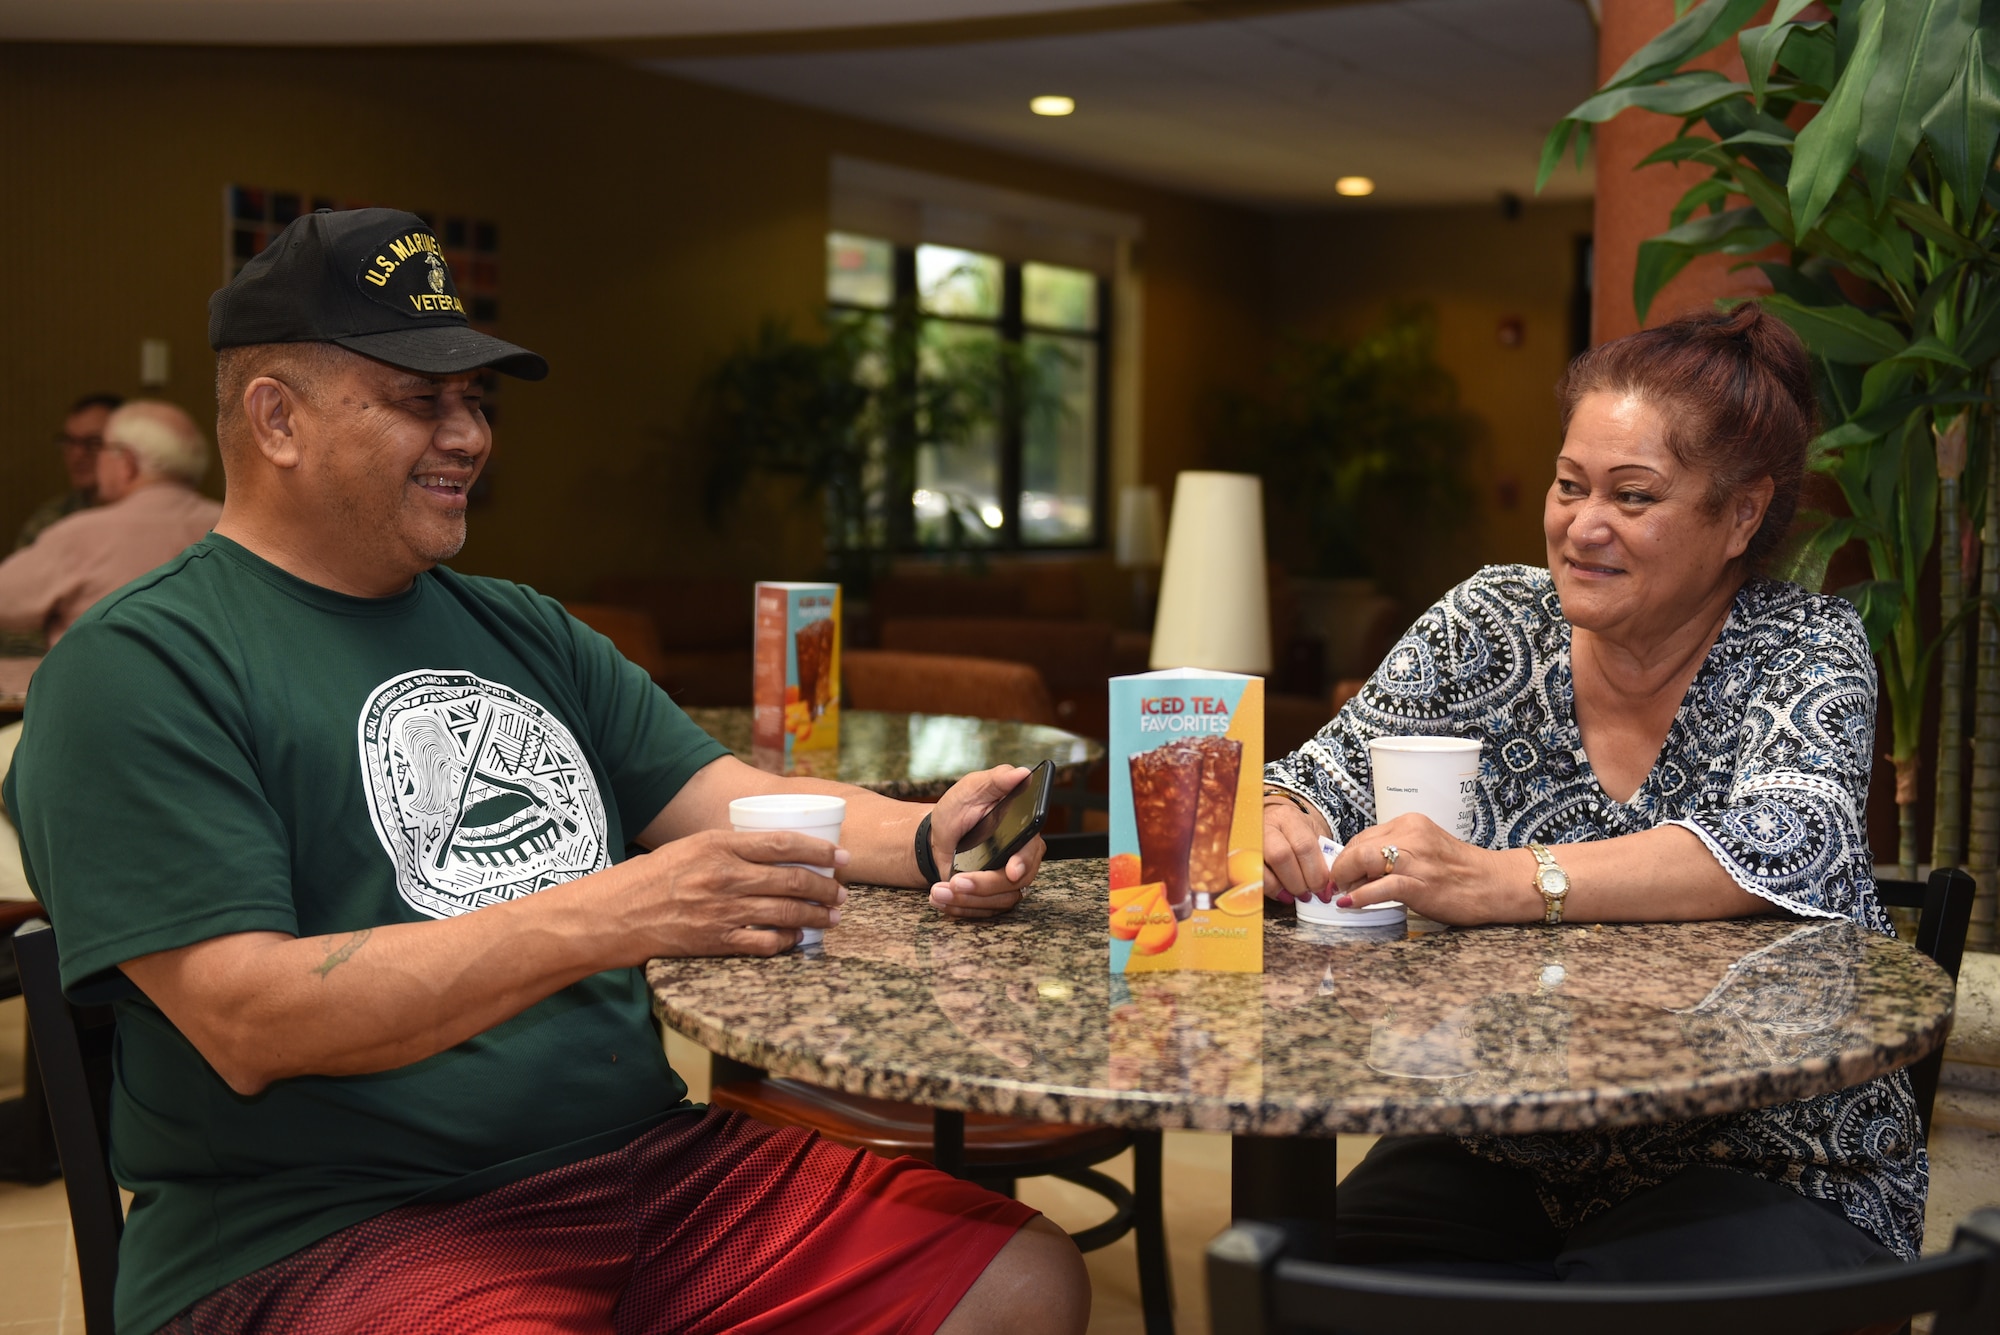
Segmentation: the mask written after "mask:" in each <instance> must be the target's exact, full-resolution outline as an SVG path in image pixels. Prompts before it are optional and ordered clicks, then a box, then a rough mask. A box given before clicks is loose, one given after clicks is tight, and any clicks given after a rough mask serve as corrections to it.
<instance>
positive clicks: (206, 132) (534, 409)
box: [0, 44, 1269, 596]
mask: <svg viewBox="0 0 2000 1335" xmlns="http://www.w3.org/2000/svg"><path fill="white" fill-rule="evenodd" d="M836 153H843V154H850V155H853V156H856V157H863V158H870V159H874V160H877V161H882V162H888V163H893V164H896V165H900V166H906V167H911V168H916V169H920V170H925V171H932V172H938V173H942V174H948V175H954V176H959V177H963V178H967V179H972V180H978V181H982V182H986V183H990V184H993V185H998V186H1005V187H1012V188H1015V189H1021V190H1028V191H1033V192H1036V193H1039V194H1043V195H1048V196H1052V197H1055V198H1060V199H1067V200H1073V201H1076V202H1080V203H1086V204H1095V205H1100V206H1103V207H1108V208H1115V209H1120V210H1123V211H1126V212H1129V213H1134V214H1137V215H1139V216H1140V217H1142V218H1143V219H1144V222H1145V227H1146V238H1145V241H1144V242H1143V243H1142V245H1141V247H1140V249H1139V252H1138V264H1139V268H1140V271H1141V273H1142V276H1143V287H1144V335H1143V341H1144V346H1143V367H1144V392H1143V404H1144V413H1143V430H1142V471H1143V474H1144V476H1145V477H1146V478H1147V479H1148V480H1153V481H1158V482H1161V483H1166V482H1168V481H1169V480H1170V479H1171V477H1172V475H1173V473H1174V472H1175V471H1176V470H1178V469H1181V468H1186V467H1196V466H1202V465H1204V464H1208V463H1210V462H1212V461H1211V459H1210V458H1209V456H1208V454H1207V453H1206V451H1207V449H1208V444H1207V442H1206V441H1205V440H1204V439H1203V437H1202V433H1201V431H1200V428H1199V425H1198V421H1197V417H1198V411H1199V407H1200V404H1201V403H1202V401H1203V399H1204V397H1205V395H1206V394H1207V393H1208V391H1209V390H1210V388H1211V387H1212V386H1214V385H1216V384H1219V383H1224V382H1228V381H1231V380H1235V379H1240V378H1242V377H1244V376H1246V375H1247V374H1249V373H1250V372H1251V371H1252V370H1253V369H1254V367H1255V366H1256V365H1257V364H1258V363H1259V362H1261V360H1262V358H1263V340H1264V338H1265V336H1266V331H1267V329H1268V327H1269V318H1268V312H1267V311H1266V310H1265V309H1264V294H1265V292H1266V274H1267V269H1266V267H1265V259H1266V257H1265V245H1266V242H1267V240H1268V226H1269V225H1268V223H1267V221H1266V220H1264V219H1262V218H1260V217H1259V216H1257V215H1255V214H1252V213H1249V212H1246V211H1240V210H1235V209H1230V208H1226V207H1222V206H1219V205H1213V204H1208V203H1202V202H1198V201H1194V200H1191V199H1187V198H1184V197H1179V196H1175V195H1171V194H1167V193H1164V192H1159V191H1152V190H1147V189H1144V188H1140V187H1135V186H1128V185H1124V184H1121V183H1118V182H1114V181H1110V180H1106V179H1104V178H1101V177H1096V176H1092V175H1089V174H1087V173H1082V172H1075V171H1068V170H1064V169H1060V168H1056V167H1051V166H1047V165H1044V164H1039V163H1032V162H1028V161H1024V160H1021V159H1017V158H1012V157H1008V156H1006V155H1003V154H998V153H993V152H988V151H984V150H980V149H975V148H969V147H965V146H962V145H958V144H953V143H948V142H946V141H942V140H936V139H930V138H926V137H924V136H921V135H915V134H909V133H904V132H900V131H896V130H891V129H887V128H884V127H880V126H875V125H870V124H865V123H862V122H858V121H851V120H846V119H842V118H840V117H836V116H830V115H826V114H823V113H819V112H813V111H808V110H804V109H800V108H795V107H791V106H786V105H782V104H779V103H775V102H771V101H766V100H762V99H758V98H753V97H748V96H743V95H739V94H735V93H730V92H725V91H720V90H716V89H712V88H708V87H705V86H701V85H696V84H692V83H688V82H685V81H680V80H676V79H670V78H666V77H662V76H658V75H653V74H649V73H645V72H641V71H638V70H635V69H631V68H627V67H622V66H617V65H612V64H607V63H604V62H602V61H599V60H597V59H595V58H592V57H589V56H585V55H582V54H577V53H572V52H566V51H560V50H554V49H546V48H535V47H485V48H463V49H459V48H452V49H422V50H416V49H383V50H354V51H339V50H239V49H217V48H165V47H116V46H44V45H24V44H0V201H4V207H0V253H4V254H5V255H6V256H7V257H8V260H9V264H8V281H7V284H6V297H5V304H4V308H0V533H11V532H12V531H13V529H14V527H15V526H16V525H18V523H19V522H20V520H21V518H22V517H23V516H24V515H25V514H26V513H27V511H28V510H29V509H30V508H32V506H33V505H34V504H35V503H36V502H38V501H39V500H40V499H41V498H42V497H44V496H46V495H48V494H50V493H51V492H53V491H56V490H58V489H59V488H60V486H61V474H60V470H59V468H58V466H57V463H56V459H55V457H54V456H55V452H54V450H53V449H52V448H51V447H50V446H49V445H48V443H47V442H48V440H49V438H50V435H51V433H52V432H53V431H54V429H55V428H56V427H57V426H58V425H59V424H60V420H61V413H62V409H63V407H64V406H65V405H66V403H67V402H68V401H69V400H70V399H71V398H73V397H74V396H75V395H77V394H79V393H81V392H84V391H86V390H95V389H100V388H108V389H115V390H119V391H122V392H126V393H132V392H134V391H136V389H137V384H136V381H137V377H138V358H139V351H138V349H139V341H140V340H141V339H142V338H146V337H160V338H165V339H167V340H168V341H169V343H170V344H171V347H172V355H173V372H172V378H171V381H170V383H169V384H168V386H167V388H166V390H165V394H166V396H167V397H170V398H173V399H175V400H177V401H179V402H181V403H182V404H184V405H185V406H187V407H188V408H190V409H191V410H193V411H194V412H196V414H197V416H198V417H200V418H202V419H203V420H204V421H212V420H213V403H212V393H213V391H212V385H211V378H212V374H213V363H212V358H211V356H210V354H209V352H208V348H207V341H206V334H205V328H206V324H205V322H206V301H207V298H208V295H209V293H210V292H211V291H212V290H213V289H214V288H215V287H216V286H217V285H218V283H219V282H220V280H221V273H222V263H223V260H222V189H223V186H224V185H225V184H226V183H228V182H232V181H233V182H238V183H241V184H246V185H259V186H269V187H274V188H293V189H298V190H301V191H304V192H307V193H309V194H310V193H318V194H326V195H330V196H333V197H336V198H340V199H344V200H350V201H363V200H365V201H372V202H377V203H384V204H393V205H397V206H403V207H412V208H422V209H428V210H435V211H437V212H439V213H443V214H453V213H462V214H466V215H470V216H476V217H482V218H490V219H493V220H495V221H497V222H498V223H499V225H500V228H501V252H500V253H501V265H502V275H501V320H500V323H499V324H498V326H497V329H498V332H499V333H501V334H502V335H503V336H504V337H507V338H511V339H514V340H516V341H518V342H521V343H523V344H526V345H527V346H529V347H532V348H534V349H535V350H537V351H539V352H542V353H544V354H545V355H546V356H547V357H548V359H549V361H550V363H551V365H552V367H553V373H552V374H551V376H550V377H549V379H548V380H547V381H545V382H543V383H541V384H539V385H528V384H520V383H507V384H505V385H504V386H503V388H502V390H501V392H500V394H499V395H498V404H497V406H498V410H499V411H498V427H497V440H498V452H497V454H496V456H495V458H496V465H495V473H494V477H493V481H494V494H493V500H492V502H491V504H490V505H489V506H487V507H486V508H484V509H483V510H480V511H478V512H475V515H474V522H473V525H472V538H471V540H470V542H469V543H468V545H467V547H466V550H465V553H464V555H463V556H461V557H460V558H459V560H458V561H457V562H456V563H455V564H457V565H459V566H460V567H461V568H463V569H467V570H472V571H479V572H484V573H492V574H501V575H506V576H509V577H512V578H516V579H523V580H527V581H529V582H531V583H534V584H537V585H539V586H541V587H543V588H545V589H546V590H548V591H549V592H552V593H556V594H558V595H562V596H576V595H579V594H581V593H583V592H584V591H585V590H586V589H587V588H588V585H589V583H590V581H591V580H592V579H594V578H595V577H597V576H599V575H602V574H607V573H624V572H663V571H666V570H669V569H673V570H680V571H687V572H694V573H721V572H724V571H733V572H738V573H743V574H746V575H748V574H757V575H766V576H777V575H799V574H804V573H808V572H809V571H810V570H811V569H812V568H813V565H814V561H815V559H816V554H817V550H818V541H819V537H818V530H817V524H816V522H815V521H814V519H813V518H812V516H810V515H809V514H807V513H805V512H803V511H800V510H797V509H795V508H792V507H791V506H789V505H788V504H786V503H784V502H783V498H784V497H787V496H789V495H790V493H789V491H782V490H781V491H779V492H774V493H773V494H772V495H770V496H766V497H763V498H761V500H754V501H753V502H752V503H751V504H750V505H748V506H747V507H746V511H745V512H744V513H742V514H740V515H739V516H738V518H737V520H736V522H734V523H733V524H731V525H730V526H729V527H728V528H727V529H726V530H725V531H723V532H720V533H718V532H716V531H715V530H713V529H711V528H709V527H708V526H707V524H706V523H705V521H704V520H703V518H702V516H701V512H700V506H699V503H698V486H699V479H700V476H701V468H700V463H699V461H698V460H697V459H695V458H693V457H691V455H690V452H689V450H688V449H687V447H686V444H685V442H684V441H683V440H681V439H679V435H678V433H679V430H680V427H681V424H682V422H683V421H684V418H685V412H686V407H687V400H688V396H689V393H690V391H691V389H692V387H693V386H694V384H695V383H696V381H697V380H698V379H699V377H700V375H701V373H702V372H703V371H704V370H705V369H706V368H707V367H708V366H710V365H712V363H713V362H714V360H715V359H716V358H718V357H719V356H720V355H721V354H722V353H724V352H725V351H727V350H728V349H729V348H730V347H731V346H732V345H733V344H734V343H735V342H736V341H737V340H739V339H740V338H742V337H744V336H745V335H746V334H748V333H749V332H750V331H751V330H752V329H754V328H755V326H756V324H757V322H758V321H759V320H760V319H761V318H762V317H764V316H765V315H767V314H774V313H775V314H780V315H787V316H789V317H791V318H792V319H793V320H794V322H795V323H796V324H798V325H800V326H804V325H807V324H809V323H810V322H811V321H812V319H813V318H814V316H813V312H814V311H815V309H816V308H817V306H818V304H819V302H820V298H821V294H822V291H823V281H824V264H825V251H824V244H823V235H824V232H825V230H826V207H827V170H828V162H829V159H830V158H831V156H832V155H834V154H836ZM216 485H217V486H219V478H218V481H217V484H216Z"/></svg>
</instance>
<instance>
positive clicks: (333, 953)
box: [313, 927, 375, 978]
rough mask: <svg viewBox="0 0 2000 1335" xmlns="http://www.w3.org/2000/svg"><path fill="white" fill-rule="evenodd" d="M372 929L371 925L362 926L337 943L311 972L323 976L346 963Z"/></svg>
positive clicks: (372, 931)
mask: <svg viewBox="0 0 2000 1335" xmlns="http://www.w3.org/2000/svg"><path fill="white" fill-rule="evenodd" d="M374 931H375V929H374V928H373V927H364V928H362V929H361V930H360V931H358V932H356V933H354V934H353V935H352V936H350V937H348V938H347V939H346V940H345V941H343V942H341V943H340V944H339V945H337V946H335V947H334V948H333V949H332V950H329V951H327V952H326V958H325V959H324V960H322V961H320V962H319V964H317V965H315V966H314V968H313V972H314V973H316V974H318V975H319V976H320V977H322V978H324V977H326V976H327V975H328V974H330V973H332V972H333V971H334V970H335V969H338V968H339V967H340V966H341V965H343V964H345V963H347V961H349V960H351V959H353V958H354V952H355V951H357V950H359V949H361V945H362V943H363V942H364V941H366V940H367V939H368V938H369V937H370V936H371V935H372V934H373V933H374Z"/></svg>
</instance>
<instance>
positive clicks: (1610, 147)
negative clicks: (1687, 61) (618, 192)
mask: <svg viewBox="0 0 2000 1335" xmlns="http://www.w3.org/2000/svg"><path fill="white" fill-rule="evenodd" d="M1767 17H1768V16H1767ZM1673 21H1674V0H1604V25H1603V27H1602V28H1601V29H1600V30H1599V32H1598V35H1597V81H1598V83H1599V84H1602V83H1603V82H1604V81H1605V80H1607V79H1609V78H1610V77H1611V76H1612V75H1613V74H1614V73H1616V72H1617V70H1618V67H1619V66H1620V65H1623V64H1624V63H1625V61H1626V59H1627V58H1628V57H1629V56H1630V55H1631V54H1632V53H1633V52H1634V51H1637V50H1638V49H1639V48H1640V47H1642V46H1644V45H1645V44H1646V43H1647V42H1649V41H1651V40H1652V39H1653V38H1654V37H1656V36H1658V35H1659V33H1660V32H1661V31H1662V30H1663V29H1665V28H1666V26H1667V25H1668V24H1670V23H1672V22H1673ZM1759 21H1760V22H1761V21H1762V20H1761V19H1760V20H1759ZM1694 64H1696V65H1698V66H1700V67H1701V68H1704V69H1713V70H1720V71H1722V72H1723V73H1724V74H1727V75H1728V76H1729V77H1730V78H1732V79H1742V78H1743V77H1744V75H1743V60H1742V58H1741V57H1740V56H1739V55H1738V54H1737V51H1736V39H1735V38H1733V37H1732V38H1730V39H1729V40H1728V41H1727V42H1724V43H1723V44H1722V45H1721V46H1719V47H1717V48H1716V49H1715V50H1713V51H1710V52H1709V53H1708V54H1707V55H1705V56H1702V57H1701V58H1700V59H1698V60H1696V61H1695V62H1694ZM1679 127H1680V122H1679V121H1678V120H1677V119H1675V118H1674V117H1672V116H1661V115H1658V114H1657V113H1654V112H1650V111H1626V112H1622V113H1620V114H1619V115H1618V116H1616V117H1613V118H1612V119H1611V120H1608V121H1606V122H1604V123H1603V124H1602V125H1599V126H1598V127H1597V140H1596V152H1597V210H1596V211H1597V219H1596V224H1595V240H1594V245H1595V253H1596V272H1595V274H1594V275H1593V280H1594V281H1593V283H1592V287H1591V312H1590V329H1591V341H1592V342H1596V343H1602V342H1604V341H1605V340H1607V339H1613V338H1619V337H1622V336H1623V335H1625V334H1630V333H1634V332H1636V331H1637V330H1638V328H1639V317H1638V314H1637V312H1636V311H1634V310H1633V307H1632V274H1633V270H1634V268H1635V267H1636V265H1637V264H1638V258H1639V243H1640V242H1641V241H1644V240H1646V239H1647V238H1649V237H1653V236H1658V235H1659V234H1660V233H1661V232H1664V231H1666V230H1667V226H1668V224H1669V222H1670V219H1669V217H1668V215H1669V214H1670V213H1671V212H1672V211H1673V207H1674V205H1675V204H1677V203H1679V202H1680V197H1681V196H1682V195H1683V194H1685V193H1686V192H1687V189H1688V187H1689V186H1691V185H1694V184H1695V183H1696V182H1697V181H1700V180H1702V179H1703V178H1704V177H1706V176H1707V175H1708V170H1709V169H1708V168H1706V167H1702V166H1690V165H1687V164H1682V163H1659V164H1656V165H1654V166H1651V167H1647V168H1646V169H1644V170H1643V171H1634V170H1633V168H1634V167H1635V166H1637V165H1638V162H1639V160H1640V159H1641V158H1643V157H1645V156H1646V155H1647V154H1648V153H1650V152H1652V151H1653V150H1654V149H1656V148H1658V147H1659V146H1660V145H1662V144H1664V143H1666V142H1667V141H1668V140H1670V139H1672V138H1673V137H1674V134H1675V132H1676V131H1677V130H1678V129H1679ZM1735 202H1736V203H1741V202H1742V201H1740V200H1739V201H1735ZM1745 258H1747V257H1746V256H1741V255H1704V256H1702V257H1701V258H1700V259H1697V260H1696V261H1694V263H1692V264H1690V265H1688V266H1687V268H1685V269H1683V270H1681V271H1680V273H1678V274H1676V275H1675V276H1674V280H1673V281H1672V282H1671V283H1668V284H1667V285H1666V287H1664V288H1663V289H1661V291H1660V293H1659V295H1658V296H1656V297H1654V298H1653V305H1652V309H1651V310H1649V311H1647V313H1646V323H1647V324H1648V325H1656V324H1659V323H1660V322H1662V321H1663V320H1670V319H1672V318H1673V317H1674V316H1676V315H1683V314H1686V313H1687V312H1688V311H1691V310H1701V309H1706V308H1708V307H1710V306H1712V305H1713V304H1714V302H1715V301H1716V299H1717V298H1719V297H1751V296H1762V295H1763V294H1765V293H1767V292H1769V291H1770V290H1771V285H1770V284H1769V283H1767V282H1765V281H1764V275H1762V274H1761V273H1758V272H1757V271H1756V270H1755V269H1747V270H1744V271H1743V272H1741V273H1731V272H1730V271H1729V270H1730V266H1731V265H1734V264H1738V263H1741V262H1742V261H1743V260H1744V259H1745Z"/></svg>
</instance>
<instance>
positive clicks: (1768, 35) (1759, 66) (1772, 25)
mask: <svg viewBox="0 0 2000 1335" xmlns="http://www.w3.org/2000/svg"><path fill="white" fill-rule="evenodd" d="M1811 3H1812V0H1778V7H1777V9H1775V10H1774V11H1772V14H1771V21H1770V22H1769V23H1767V24H1765V25H1764V26H1763V27H1761V28H1745V29H1743V31H1741V32H1739V33H1737V34H1736V42H1737V46H1738V47H1739V48H1740V49H1741V51H1742V52H1743V67H1744V68H1745V69H1747V70H1748V71H1749V72H1750V95H1751V96H1752V97H1753V98H1754V99H1755V100H1756V103H1757V105H1758V106H1759V107H1760V108H1761V107H1762V106H1763V105H1764V89H1765V88H1766V87H1767V86H1768V85H1769V84H1770V82H1771V66H1772V65H1773V64H1775V63H1776V62H1777V59H1778V52H1779V50H1780V49H1781V48H1783V46H1784V45H1785V39H1786V38H1788V37H1790V36H1791V23H1792V20H1793V19H1794V18H1797V17H1798V13H1799V11H1800V10H1802V9H1804V8H1805V7H1806V6H1807V5H1809V4H1811Z"/></svg>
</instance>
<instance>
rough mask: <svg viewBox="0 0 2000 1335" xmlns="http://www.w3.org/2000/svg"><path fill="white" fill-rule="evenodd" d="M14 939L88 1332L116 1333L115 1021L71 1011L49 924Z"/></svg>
mask: <svg viewBox="0 0 2000 1335" xmlns="http://www.w3.org/2000/svg"><path fill="white" fill-rule="evenodd" d="M12 939H13V943H14V956H15V959H16V960H17V962H18V963H19V965H20V969H21V991H22V994H23V995H24V996H26V997H27V999H28V1028H29V1032H30V1033H32V1034H33V1036H34V1040H35V1058H36V1061H37V1063H38V1065H39V1067H40V1070H41V1077H42V1086H43V1088H44V1089H45V1090H46V1091H47V1097H48V1108H49V1116H50V1120H51V1121H52V1122H53V1124H54V1126H55V1137H56V1152H57V1154H58V1155H60V1156H61V1158H62V1170H63V1185H64V1188H65V1189H66V1191H67V1192H68V1195H69V1223H70V1231H71V1232H72V1233H73V1234H75V1236H76V1266H77V1271H78V1276H79V1278H80V1279H81V1280H82V1286H83V1328H84V1330H85V1331H86V1332H87V1333H88V1335H112V1324H111V1295H112V1291H113V1290H114V1289H115V1288H116V1287H117V1284H118V1240H119V1238H120V1237H122V1236H123V1235H124V1233H125V1207H124V1204H123V1202H122V1201H121V1200H120V1199H119V1196H118V1184H117V1183H116V1182H114V1181H113V1180H112V1178H111V1138H110V1130H111V1116H110V1109H111V1084H112V1072H111V1049H112V1038H113V1035H114V1033H115V1024H116V1021H115V1018H114V1017H113V1015H112V1011H111V1008H110V1007H109V1006H73V1005H71V1004H70V1002H69V1000H68V999H67V998H65V997H64V996H63V992H62V974H61V966H60V964H59V962H58V961H57V958H56V934H55V932H54V931H52V930H51V929H50V927H49V924H48V923H47V921H45V920H41V919H37V920H35V921H31V922H29V923H27V924H26V925H24V926H22V927H21V928H19V929H18V930H16V931H15V933H14V935H13V938H12Z"/></svg>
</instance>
